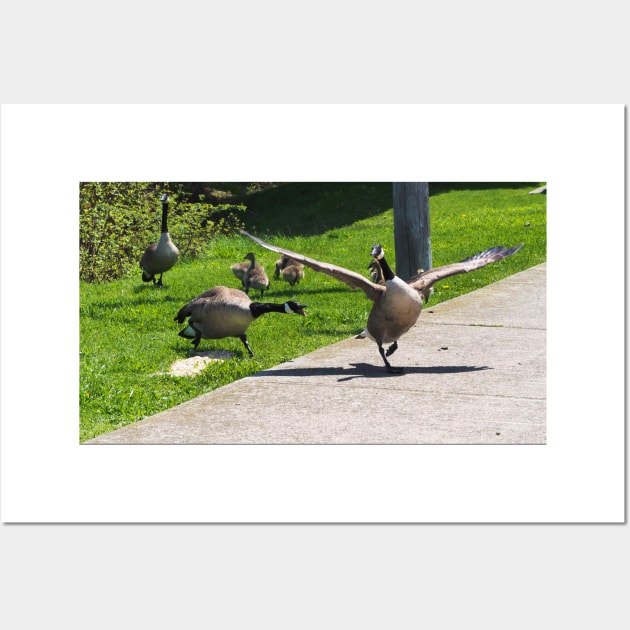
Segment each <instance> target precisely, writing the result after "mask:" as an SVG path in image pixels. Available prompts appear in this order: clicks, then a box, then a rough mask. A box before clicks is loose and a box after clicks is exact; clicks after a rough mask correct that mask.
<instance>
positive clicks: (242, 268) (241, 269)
mask: <svg viewBox="0 0 630 630" xmlns="http://www.w3.org/2000/svg"><path fill="white" fill-rule="evenodd" d="M250 266H251V263H249V262H242V263H235V264H233V265H232V266H231V267H230V269H231V270H232V273H233V274H234V275H235V276H236V277H237V278H238V279H239V280H240V281H241V284H242V285H243V287H245V279H246V278H247V270H248V269H249V268H250ZM255 267H256V269H261V268H262V267H261V266H260V265H259V264H258V262H256V263H255Z"/></svg>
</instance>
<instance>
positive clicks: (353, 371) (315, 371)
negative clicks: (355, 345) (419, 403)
mask: <svg viewBox="0 0 630 630" xmlns="http://www.w3.org/2000/svg"><path fill="white" fill-rule="evenodd" d="M491 369H492V368H491V367H489V366H487V365H483V366H474V365H434V366H418V365H407V366H402V370H403V371H402V373H392V372H387V371H386V370H385V368H384V367H383V366H380V365H379V366H377V365H371V364H369V363H350V367H342V366H340V367H289V368H282V369H271V370H263V371H261V372H257V373H256V374H252V376H253V377H256V378H260V377H263V376H295V377H300V376H337V377H338V378H337V382H339V383H343V382H345V381H351V380H353V379H355V378H392V377H400V376H404V375H405V374H461V373H462V372H481V371H483V370H491Z"/></svg>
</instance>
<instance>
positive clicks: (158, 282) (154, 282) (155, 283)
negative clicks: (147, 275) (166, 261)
mask: <svg viewBox="0 0 630 630" xmlns="http://www.w3.org/2000/svg"><path fill="white" fill-rule="evenodd" d="M153 284H154V285H155V286H156V287H163V286H164V285H163V284H162V274H160V279H159V280H158V281H157V282H156V281H155V278H153Z"/></svg>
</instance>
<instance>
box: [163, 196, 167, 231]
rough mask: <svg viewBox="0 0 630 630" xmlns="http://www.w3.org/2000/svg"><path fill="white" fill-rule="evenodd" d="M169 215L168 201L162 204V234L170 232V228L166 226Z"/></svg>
mask: <svg viewBox="0 0 630 630" xmlns="http://www.w3.org/2000/svg"><path fill="white" fill-rule="evenodd" d="M167 215H168V201H163V202H162V232H168V227H167V225H166V221H167Z"/></svg>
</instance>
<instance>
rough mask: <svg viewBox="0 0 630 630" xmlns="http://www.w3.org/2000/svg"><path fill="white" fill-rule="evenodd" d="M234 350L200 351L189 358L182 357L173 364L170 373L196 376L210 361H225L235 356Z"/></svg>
mask: <svg viewBox="0 0 630 630" xmlns="http://www.w3.org/2000/svg"><path fill="white" fill-rule="evenodd" d="M233 356H234V353H233V352H226V351H225V350H210V351H208V352H198V353H197V354H195V355H194V356H192V357H188V358H187V359H180V360H179V361H175V363H173V364H172V365H171V369H170V370H169V372H168V373H169V374H170V375H171V376H194V375H195V374H198V373H199V372H201V370H203V369H204V368H205V367H206V365H208V363H216V362H217V361H225V359H229V358H230V357H233Z"/></svg>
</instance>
